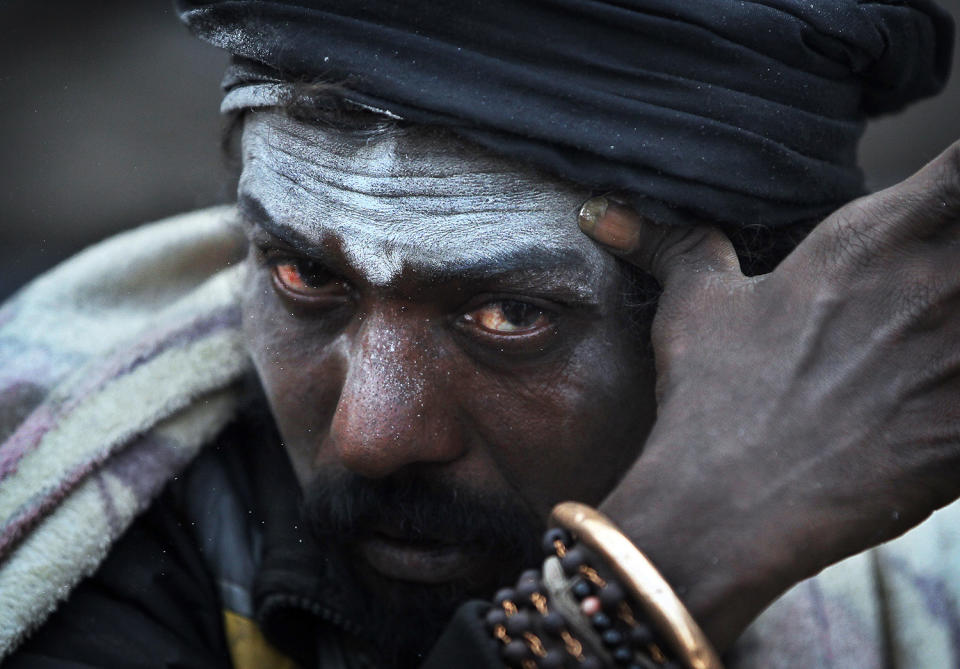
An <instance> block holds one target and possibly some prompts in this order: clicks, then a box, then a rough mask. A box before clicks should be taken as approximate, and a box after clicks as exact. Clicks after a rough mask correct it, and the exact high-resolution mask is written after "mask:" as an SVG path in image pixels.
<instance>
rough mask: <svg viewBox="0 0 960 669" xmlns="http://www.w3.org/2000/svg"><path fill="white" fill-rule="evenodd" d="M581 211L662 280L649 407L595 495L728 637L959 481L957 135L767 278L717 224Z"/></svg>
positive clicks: (953, 492) (932, 506)
mask: <svg viewBox="0 0 960 669" xmlns="http://www.w3.org/2000/svg"><path fill="white" fill-rule="evenodd" d="M581 224H582V226H583V227H584V229H585V231H587V232H588V233H589V234H591V235H592V236H593V237H594V238H595V239H597V240H598V241H601V242H602V243H604V245H605V246H606V248H609V249H610V250H611V251H613V252H615V253H617V254H618V255H620V256H621V257H623V258H626V259H629V260H630V261H631V262H633V263H635V264H636V265H637V266H638V267H641V268H643V269H645V270H647V271H649V272H651V273H653V274H654V276H656V277H657V279H658V280H659V281H660V282H661V284H662V285H663V286H664V293H663V295H662V298H661V300H660V304H659V307H658V311H657V316H656V318H655V320H654V324H653V333H652V337H653V345H654V351H655V355H656V361H657V371H658V379H657V401H658V416H657V422H656V424H655V426H654V429H653V431H652V432H651V434H650V436H649V438H648V440H647V442H646V445H645V447H644V454H643V458H642V459H641V460H640V461H639V463H638V465H637V466H635V467H634V468H633V469H632V470H631V472H630V473H629V474H628V475H627V476H626V477H625V478H624V480H623V481H622V482H621V483H620V484H619V485H618V486H617V488H616V489H615V490H613V491H612V493H611V494H610V496H609V497H608V498H607V499H606V501H605V502H604V504H603V506H602V508H603V509H604V510H605V511H606V512H607V513H609V514H610V515H611V516H612V517H613V518H615V519H616V520H617V521H618V523H619V524H620V526H621V527H622V528H623V529H624V531H625V532H626V533H627V534H628V535H629V536H630V537H631V538H632V539H633V540H634V541H635V543H636V544H637V545H638V546H641V547H643V549H644V550H645V551H647V552H648V553H649V554H650V555H651V557H652V559H653V560H654V561H655V562H656V564H658V565H659V566H660V567H661V569H662V570H663V572H664V573H665V575H666V576H667V578H668V579H669V580H670V582H671V583H672V584H673V586H674V587H675V588H677V589H678V590H679V591H680V592H681V593H682V596H683V598H684V600H685V601H686V603H687V605H688V606H689V607H690V609H691V611H692V612H693V613H694V615H695V617H696V618H697V619H698V621H699V622H700V623H701V625H702V626H703V627H704V629H705V631H706V632H707V633H708V634H709V635H710V637H711V638H712V639H713V641H714V642H715V643H716V645H717V646H718V647H719V648H725V647H727V646H728V645H729V644H730V643H732V641H733V640H734V639H735V638H736V637H737V635H739V633H740V632H741V631H742V630H743V628H744V627H745V626H746V625H747V624H748V623H749V622H750V621H751V620H752V619H753V618H754V617H755V616H756V615H758V614H759V613H760V611H761V610H762V609H763V608H765V607H766V606H767V605H768V604H769V603H770V602H771V601H772V600H773V599H774V598H776V597H777V596H778V595H779V594H780V593H782V592H783V591H784V590H786V589H787V588H789V587H790V586H791V585H793V584H794V583H796V582H798V581H799V580H801V579H803V578H806V577H808V576H811V575H813V574H815V573H816V572H818V571H819V570H821V569H823V568H824V567H826V566H828V565H830V564H832V563H834V562H836V561H838V560H841V559H843V558H845V557H847V556H850V555H852V554H854V553H857V552H860V551H862V550H864V549H866V548H869V547H871V546H874V545H876V544H878V543H880V542H882V541H885V540H887V539H891V538H893V537H895V536H897V535H899V534H901V533H903V532H904V531H906V530H907V529H909V528H911V527H913V526H914V525H916V524H917V523H919V522H921V521H922V520H924V519H925V518H926V517H927V516H929V514H930V513H932V512H933V511H934V510H936V509H937V508H940V507H941V506H944V505H946V504H947V503H949V502H951V501H953V500H954V499H956V498H957V496H958V495H960V477H958V476H957V470H958V465H960V401H958V398H960V357H958V351H960V348H958V346H957V342H960V310H958V305H960V143H958V144H954V145H953V146H951V147H950V148H949V149H947V150H946V151H945V152H944V153H943V154H941V155H940V156H939V157H938V158H937V159H936V160H934V161H933V162H931V163H930V164H929V165H928V166H927V167H925V168H924V169H923V170H921V171H920V172H918V173H917V174H916V175H914V176H913V177H911V178H910V179H908V180H907V181H905V182H903V183H901V184H898V185H896V186H894V187H892V188H889V189H887V190H885V191H882V192H879V193H876V194H874V195H871V196H869V197H865V198H862V199H860V200H857V201H855V202H852V203H851V204H849V205H847V206H845V207H843V208H842V209H840V210H839V211H837V212H836V213H835V214H833V215H832V216H830V217H829V218H827V219H826V220H825V221H823V222H822V223H821V224H820V225H819V226H818V227H817V228H816V229H815V230H814V231H813V233H812V234H811V235H810V236H809V237H808V238H807V239H806V240H805V241H804V242H803V243H801V244H800V245H799V246H798V247H797V248H796V250H795V251H794V252H793V253H792V254H791V255H790V256H789V257H788V258H787V259H786V260H785V261H784V262H783V263H782V264H781V265H780V266H779V267H778V268H777V269H776V270H775V271H773V272H772V273H770V274H767V275H764V276H759V277H754V278H747V277H744V276H743V275H742V274H741V273H740V270H739V266H738V264H737V260H736V255H735V254H734V252H733V250H732V248H731V246H730V243H729V241H728V240H727V239H726V238H724V236H723V235H722V234H721V233H719V232H718V231H717V230H716V229H714V228H711V227H709V226H702V227H700V228H697V229H693V230H687V231H678V230H668V229H665V228H662V227H660V226H656V225H654V224H652V223H650V222H645V221H643V220H642V219H641V218H640V217H638V216H637V215H636V214H635V213H633V212H631V211H630V210H628V209H626V208H623V207H618V206H616V205H613V206H611V207H610V208H608V210H607V212H606V214H605V215H604V216H602V217H601V218H600V222H599V224H597V225H596V226H593V225H591V221H589V220H585V221H582V223H581ZM651 499H656V500H657V503H656V504H649V505H643V504H642V502H643V500H651ZM641 507H643V508H644V512H643V513H638V509H639V508H641Z"/></svg>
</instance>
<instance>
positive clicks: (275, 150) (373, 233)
mask: <svg viewBox="0 0 960 669" xmlns="http://www.w3.org/2000/svg"><path fill="white" fill-rule="evenodd" d="M275 118H276V119H277V120H278V122H279V123H281V124H282V125H283V127H284V128H286V127H287V126H289V124H290V123H293V122H292V121H291V120H289V119H286V118H285V117H282V116H281V117H275ZM284 134H286V135H287V136H289V135H290V133H289V131H288V130H284ZM310 134H311V136H313V135H315V134H316V135H321V136H322V131H321V130H319V129H315V132H313V131H311V133H310ZM277 136H278V135H277V133H275V132H274V131H273V129H272V128H271V126H270V123H267V122H266V120H265V119H263V118H262V117H261V118H260V122H259V123H258V124H257V126H255V127H253V128H248V127H245V129H244V159H245V164H244V170H243V175H242V177H241V184H240V187H241V192H243V193H247V194H250V195H252V196H254V197H256V198H257V199H258V200H260V201H261V202H262V203H263V205H264V207H265V208H266V209H267V210H268V212H269V215H270V216H271V217H272V218H273V219H274V220H275V221H276V222H278V223H280V224H283V225H284V226H285V227H288V228H289V229H290V230H291V231H296V233H297V235H296V236H297V237H300V238H308V239H310V240H312V241H315V242H317V243H323V242H322V240H329V239H332V238H336V239H338V240H339V241H340V244H341V248H342V249H343V251H344V255H345V256H346V258H347V260H348V261H349V262H350V263H351V264H352V265H354V266H355V267H357V268H359V269H362V270H363V272H364V273H365V275H366V277H367V279H368V280H370V281H371V282H372V283H384V284H385V283H389V282H390V281H393V280H395V279H396V277H397V276H398V275H399V274H400V273H401V272H402V271H403V270H404V269H405V268H414V267H416V268H419V269H420V270H423V271H427V272H430V273H435V274H446V272H445V271H444V268H445V267H447V266H450V264H451V263H467V264H470V263H474V264H476V263H477V262H479V261H484V262H485V263H486V264H488V265H489V264H490V260H491V259H495V261H496V260H499V261H501V262H504V263H506V262H507V259H508V258H511V257H515V256H516V255H517V253H516V251H517V249H519V248H521V247H523V246H524V245H526V246H537V247H538V248H539V249H540V250H541V251H543V252H544V253H545V254H546V255H549V254H551V253H555V254H556V255H557V256H558V257H564V255H563V254H564V252H565V251H569V250H570V249H571V248H578V247H579V249H580V250H581V254H582V256H583V258H584V260H589V262H588V264H592V265H596V266H602V265H603V258H602V254H601V253H600V252H599V250H597V248H596V247H595V246H594V245H593V244H591V243H590V242H589V241H588V240H587V239H586V237H584V236H583V235H582V234H581V233H580V232H579V229H578V228H577V226H576V224H575V221H576V211H577V209H578V207H579V205H580V203H581V202H582V199H583V198H584V197H585V196H586V193H585V192H577V189H575V188H573V187H571V186H570V185H568V184H566V183H565V182H560V181H559V180H557V179H550V178H546V177H544V176H542V175H540V174H539V173H536V172H531V171H529V170H526V169H524V168H523V167H522V166H521V167H515V166H514V164H513V163H512V162H507V161H505V160H504V159H498V160H499V162H497V161H495V160H493V159H492V158H490V157H489V156H483V157H481V158H480V159H477V157H476V156H474V155H472V154H470V153H464V152H459V151H458V152H446V153H447V154H448V155H449V156H453V155H454V154H455V155H456V160H455V161H454V162H451V164H450V165H446V166H443V169H442V170H437V169H436V168H435V166H434V167H431V165H432V163H433V160H434V158H435V157H436V156H437V155H438V153H437V152H436V151H430V150H424V151H420V150H418V145H417V142H416V141H415V140H414V138H411V139H410V147H409V148H410V149H411V150H410V151H409V152H399V151H397V150H396V146H397V140H396V138H392V139H389V140H388V144H389V150H384V151H383V152H381V155H382V156H385V158H383V159H384V160H385V161H386V162H387V163H388V164H387V166H386V167H385V168H384V169H382V170H379V171H377V170H373V172H374V173H375V174H377V175H378V176H376V178H375V179H374V181H373V182H372V183H373V185H372V186H371V182H370V181H369V179H368V178H367V177H366V176H362V177H357V176H356V175H357V174H361V175H364V174H366V173H368V172H370V171H371V170H367V169H365V168H364V169H359V168H357V169H354V167H353V166H363V165H365V164H366V163H367V162H368V157H369V156H370V155H372V154H371V153H370V152H368V151H357V152H355V153H352V154H351V155H340V154H339V153H338V154H334V153H333V152H326V151H322V150H319V148H320V147H318V146H317V145H315V144H311V145H308V146H307V145H304V146H300V147H293V148H290V147H288V146H286V145H285V143H284V142H282V141H277V140H276V137H277ZM271 137H272V138H273V139H272V140H270V141H268V139H269V138H271ZM432 144H435V142H432ZM432 144H431V142H428V147H427V148H428V149H429V146H430V145H432ZM341 153H343V149H342V147H341ZM441 153H442V152H441ZM450 160H451V161H453V160H454V159H453V158H451V159H450ZM478 164H479V165H481V166H482V168H483V170H484V171H482V172H480V173H478V172H474V171H473V169H474V168H475V167H476V166H477V165H478ZM491 168H496V169H491ZM338 172H339V173H338ZM428 172H429V173H432V174H431V176H429V177H428V178H423V177H422V176H417V175H422V174H424V173H428ZM344 174H346V175H347V176H349V177H350V178H351V179H357V178H360V179H367V182H366V183H365V184H364V183H360V184H358V183H356V181H354V182H353V183H346V181H347V180H345V179H344V178H343V177H344ZM408 175H412V176H408ZM418 189H419V190H418ZM567 259H568V260H569V257H567Z"/></svg>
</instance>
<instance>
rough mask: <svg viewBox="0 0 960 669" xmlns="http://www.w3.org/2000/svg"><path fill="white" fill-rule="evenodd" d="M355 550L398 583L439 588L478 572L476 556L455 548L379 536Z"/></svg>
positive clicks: (359, 545)
mask: <svg viewBox="0 0 960 669" xmlns="http://www.w3.org/2000/svg"><path fill="white" fill-rule="evenodd" d="M357 550H358V552H359V554H360V557H361V558H362V559H363V560H364V561H365V562H366V563H367V564H368V565H369V566H370V567H371V568H372V569H373V570H375V571H376V572H378V573H380V574H381V575H382V576H386V577H387V578H392V579H396V580H400V581H411V582H414V583H424V584H429V585H439V584H442V583H449V582H450V581H456V580H459V579H462V578H465V577H467V576H469V575H470V574H471V572H474V571H475V570H476V569H477V562H476V555H475V554H473V553H471V552H469V551H467V550H464V549H463V548H462V547H461V546H458V545H456V544H447V543H434V542H417V541H412V540H409V539H402V538H395V537H392V536H388V535H387V534H384V533H380V532H378V533H376V534H374V535H372V536H370V537H367V538H365V539H362V540H360V541H359V542H358V543H357Z"/></svg>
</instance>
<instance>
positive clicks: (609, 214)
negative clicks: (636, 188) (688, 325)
mask: <svg viewBox="0 0 960 669" xmlns="http://www.w3.org/2000/svg"><path fill="white" fill-rule="evenodd" d="M579 224H580V229H581V230H583V232H585V233H586V234H587V235H588V236H589V237H590V238H591V239H593V240H594V241H596V242H597V243H599V244H601V245H603V246H604V247H605V248H606V249H608V250H609V251H610V252H611V253H613V254H614V255H617V256H619V257H621V258H623V259H624V260H626V261H628V262H630V263H632V264H634V265H636V266H637V267H639V268H640V269H642V270H644V271H645V272H648V273H650V274H652V275H653V276H654V278H655V279H656V280H657V281H659V282H660V285H661V286H662V287H663V288H664V289H666V288H667V287H668V286H670V285H672V284H676V283H678V282H680V281H696V280H698V279H702V278H706V277H708V276H712V275H716V274H717V273H732V272H736V273H737V275H739V274H740V263H739V261H738V260H737V254H736V251H734V249H733V245H732V244H731V243H730V240H729V239H727V237H726V235H724V234H723V233H722V232H720V230H718V229H716V228H712V227H709V226H706V225H700V226H693V227H679V226H666V225H659V224H656V223H653V222H651V221H648V220H646V219H644V218H643V217H641V216H640V215H639V214H637V213H636V212H635V211H634V210H633V209H631V208H629V207H626V206H624V205H621V204H618V203H616V202H614V201H612V200H610V199H609V198H606V197H594V198H591V199H589V200H587V201H586V203H584V205H583V207H582V208H581V209H580V216H579Z"/></svg>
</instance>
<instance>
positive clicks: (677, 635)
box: [550, 502, 723, 669]
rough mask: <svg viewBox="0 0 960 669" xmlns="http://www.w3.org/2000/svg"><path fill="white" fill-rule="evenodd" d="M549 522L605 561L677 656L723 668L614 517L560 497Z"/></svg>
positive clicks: (705, 667) (696, 665) (693, 665)
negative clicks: (559, 502)
mask: <svg viewBox="0 0 960 669" xmlns="http://www.w3.org/2000/svg"><path fill="white" fill-rule="evenodd" d="M550 524H551V526H554V527H558V526H559V527H562V528H563V529H565V530H567V531H568V532H570V533H572V534H573V535H575V536H576V538H577V540H578V541H580V542H581V543H582V544H583V545H584V546H586V547H587V548H589V549H590V550H591V551H593V552H594V553H596V554H597V555H598V556H599V557H600V558H601V559H602V560H603V561H604V562H605V563H606V565H607V566H608V567H610V569H611V570H612V571H613V572H614V573H615V574H616V575H617V578H618V579H620V582H621V583H622V584H623V586H624V587H625V588H627V590H628V591H629V592H630V594H631V595H633V597H634V598H635V599H636V601H637V603H638V604H639V605H640V606H641V608H642V609H643V611H644V613H646V614H647V616H648V617H649V619H650V622H651V623H652V624H653V626H654V628H655V629H656V630H657V632H659V634H660V636H661V637H662V638H663V640H664V641H665V642H666V643H667V644H668V645H669V646H670V647H671V648H672V649H673V651H674V653H675V654H676V657H677V659H678V660H679V661H681V662H682V663H683V664H684V665H685V666H687V667H690V669H723V664H722V663H721V662H720V657H719V656H718V655H717V652H716V651H715V650H714V649H713V645H712V644H711V643H710V640H709V639H707V637H706V635H705V634H704V633H703V630H701V629H700V626H699V625H697V623H696V621H694V619H693V617H692V616H691V615H690V613H689V612H688V611H687V608H686V607H685V606H684V605H683V602H681V601H680V599H679V598H678V597H677V595H676V593H674V592H673V588H671V587H670V584H669V583H667V581H666V579H664V578H663V576H662V575H661V574H660V572H659V571H657V568H656V567H654V566H653V563H652V562H650V560H649V559H647V556H646V555H644V554H643V553H642V552H641V551H640V550H639V549H638V548H637V547H636V546H634V545H633V542H632V541H630V539H628V538H627V537H626V535H624V534H623V532H621V531H620V530H619V529H617V526H616V525H614V524H613V521H611V520H610V519H609V518H607V517H606V516H605V515H603V514H602V513H600V512H599V511H597V510H596V509H593V508H591V507H589V506H587V505H586V504H580V503H579V502H563V503H561V504H557V505H556V506H555V507H553V511H551V513H550Z"/></svg>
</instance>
